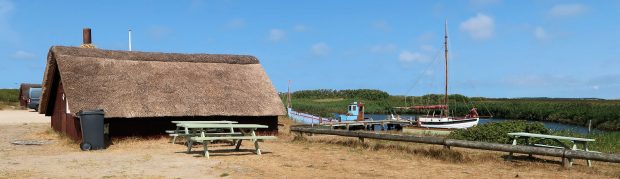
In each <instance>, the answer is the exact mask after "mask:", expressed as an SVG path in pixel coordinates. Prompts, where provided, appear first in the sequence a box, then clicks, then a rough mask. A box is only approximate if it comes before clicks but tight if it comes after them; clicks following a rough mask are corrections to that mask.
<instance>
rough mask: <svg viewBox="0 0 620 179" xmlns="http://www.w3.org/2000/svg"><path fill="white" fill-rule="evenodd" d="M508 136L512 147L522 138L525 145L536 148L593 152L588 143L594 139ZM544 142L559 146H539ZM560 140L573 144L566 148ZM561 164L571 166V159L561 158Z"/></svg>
mask: <svg viewBox="0 0 620 179" xmlns="http://www.w3.org/2000/svg"><path fill="white" fill-rule="evenodd" d="M508 135H509V136H511V137H512V139H513V140H512V145H517V139H519V138H524V139H525V143H526V145H531V146H537V147H548V148H557V149H568V150H584V151H588V152H594V151H590V150H589V149H588V142H594V141H595V140H594V139H586V138H578V137H566V136H556V135H546V134H534V133H527V132H514V133H508ZM530 138H538V139H539V140H537V141H530ZM544 140H552V141H554V142H555V143H556V144H558V145H559V146H553V145H545V144H541V143H540V142H542V141H544ZM560 140H569V141H571V142H572V143H573V145H572V146H568V145H566V144H564V143H562V142H561V141H560ZM577 144H580V145H582V146H583V149H578V148H577ZM529 156H532V154H529ZM509 157H512V152H510V155H509ZM567 160H568V161H567ZM562 162H563V163H565V162H568V163H565V165H567V166H571V165H572V164H573V159H572V158H568V159H567V158H564V157H563V158H562ZM587 162H588V167H592V162H591V161H590V160H587Z"/></svg>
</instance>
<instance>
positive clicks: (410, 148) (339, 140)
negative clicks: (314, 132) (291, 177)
mask: <svg viewBox="0 0 620 179" xmlns="http://www.w3.org/2000/svg"><path fill="white" fill-rule="evenodd" d="M294 141H295V142H300V143H326V144H332V145H340V146H346V147H351V148H354V149H362V150H369V151H381V150H385V151H392V152H398V153H406V154H413V155H419V156H424V157H429V158H434V159H439V160H442V161H448V162H456V163H465V162H470V161H472V159H471V158H470V157H468V156H466V155H463V154H462V153H461V152H459V151H456V150H450V149H445V148H443V147H427V146H422V145H412V144H410V143H404V142H393V141H381V140H377V141H375V140H368V139H366V141H365V142H361V141H359V140H357V139H351V138H343V137H329V138H316V139H310V138H305V137H296V138H295V139H294Z"/></svg>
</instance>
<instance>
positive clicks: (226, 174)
mask: <svg viewBox="0 0 620 179" xmlns="http://www.w3.org/2000/svg"><path fill="white" fill-rule="evenodd" d="M229 175H230V174H228V173H222V174H220V177H227V176H229Z"/></svg>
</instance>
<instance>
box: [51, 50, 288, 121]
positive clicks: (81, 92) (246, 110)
mask: <svg viewBox="0 0 620 179" xmlns="http://www.w3.org/2000/svg"><path fill="white" fill-rule="evenodd" d="M47 61H48V62H47V67H46V69H45V75H44V80H43V94H42V99H41V105H40V111H41V112H42V113H45V114H46V115H51V111H52V108H51V107H50V106H52V105H54V102H53V101H52V99H54V98H52V95H53V94H55V91H56V89H53V88H55V85H54V83H55V82H56V80H60V81H61V82H62V85H63V89H64V92H65V96H66V99H67V102H68V106H69V109H70V111H71V113H73V114H75V113H77V112H78V111H80V110H82V109H95V108H101V109H104V110H105V112H106V117H110V118H116V117H118V118H134V117H166V116H275V115H284V107H283V105H282V101H281V100H280V98H279V96H278V94H277V92H276V90H275V89H274V87H273V85H272V84H271V80H269V77H268V76H267V74H266V73H265V71H264V69H263V67H262V66H261V65H260V64H259V61H258V59H256V58H255V57H253V56H245V55H212V54H173V53H152V52H134V51H132V52H129V51H114V50H100V49H85V48H77V47H61V46H54V47H52V48H51V49H50V51H49V54H48V60H47Z"/></svg>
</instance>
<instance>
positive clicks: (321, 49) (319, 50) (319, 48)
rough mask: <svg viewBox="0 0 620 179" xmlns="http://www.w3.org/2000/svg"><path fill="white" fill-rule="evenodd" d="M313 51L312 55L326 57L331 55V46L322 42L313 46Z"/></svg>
mask: <svg viewBox="0 0 620 179" xmlns="http://www.w3.org/2000/svg"><path fill="white" fill-rule="evenodd" d="M311 50H312V54H314V55H318V56H324V55H327V54H329V46H328V45H327V44H326V43H324V42H320V43H316V44H314V45H312V47H311Z"/></svg>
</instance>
